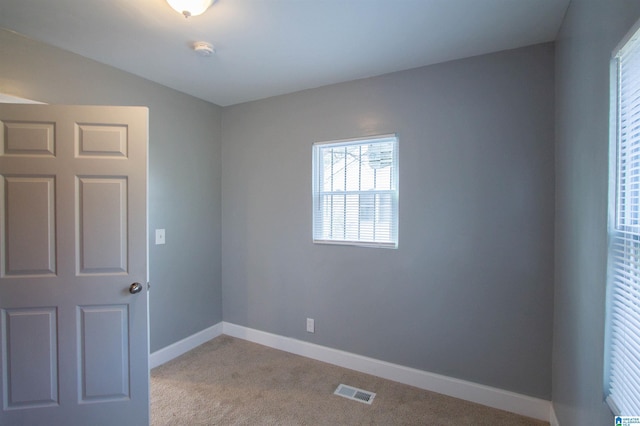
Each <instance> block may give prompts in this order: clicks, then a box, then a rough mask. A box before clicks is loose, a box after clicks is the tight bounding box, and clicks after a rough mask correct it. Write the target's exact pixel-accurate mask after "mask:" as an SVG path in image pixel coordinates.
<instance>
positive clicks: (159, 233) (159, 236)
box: [156, 229, 164, 244]
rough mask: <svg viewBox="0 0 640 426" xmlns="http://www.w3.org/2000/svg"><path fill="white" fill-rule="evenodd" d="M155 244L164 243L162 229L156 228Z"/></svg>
mask: <svg viewBox="0 0 640 426" xmlns="http://www.w3.org/2000/svg"><path fill="white" fill-rule="evenodd" d="M156 244H164V229H156Z"/></svg>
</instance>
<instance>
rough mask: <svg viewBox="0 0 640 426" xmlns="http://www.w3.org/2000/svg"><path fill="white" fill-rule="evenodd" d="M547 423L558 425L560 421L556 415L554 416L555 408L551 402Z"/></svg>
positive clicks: (553, 425)
mask: <svg viewBox="0 0 640 426" xmlns="http://www.w3.org/2000/svg"><path fill="white" fill-rule="evenodd" d="M549 423H550V424H551V426H560V422H559V421H558V417H557V416H556V410H555V409H554V408H553V404H551V413H549Z"/></svg>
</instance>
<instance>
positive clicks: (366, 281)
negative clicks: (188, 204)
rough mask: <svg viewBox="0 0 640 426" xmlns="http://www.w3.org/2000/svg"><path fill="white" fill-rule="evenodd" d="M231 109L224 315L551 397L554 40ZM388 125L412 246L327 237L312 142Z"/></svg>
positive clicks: (225, 172) (225, 150)
mask: <svg viewBox="0 0 640 426" xmlns="http://www.w3.org/2000/svg"><path fill="white" fill-rule="evenodd" d="M222 123H223V131H222V135H223V136H222V141H223V145H222V158H223V159H224V161H223V164H222V206H223V207H222V211H223V236H222V247H223V250H222V265H223V268H222V283H223V289H222V292H223V316H224V320H225V321H229V322H232V323H236V324H239V325H243V326H248V327H252V328H256V329H259V330H264V331H267V332H272V333H276V334H279V335H283V336H288V337H293V338H297V339H301V340H305V341H310V342H313V343H317V344H320V345H324V346H328V347H333V348H338V349H341V350H345V351H348V352H353V353H357V354H362V355H366V356H370V357H373V358H377V359H381V360H385V361H389V362H393V363H398V364H402V365H406V366H410V367H415V368H419V369H423V370H427V371H431V372H435V373H440V374H444V375H447V376H451V377H457V378H461V379H465V380H470V381H473V382H477V383H482V384H486V385H490V386H495V387H498V388H502V389H507V390H512V391H515V392H519V393H522V394H527V395H532V396H535V397H540V398H545V399H550V397H551V382H550V377H551V342H552V317H553V249H554V247H553V220H554V48H553V45H552V44H544V45H536V46H532V47H527V48H523V49H517V50H512V51H507V52H501V53H497V54H492V55H486V56H480V57H474V58H470V59H465V60H460V61H455V62H450V63H445V64H440V65H435V66H430V67H425V68H419V69H415V70H410V71H404V72H398V73H393V74H388V75H384V76H380V77H375V78H370V79H364V80H359V81H353V82H348V83H343V84H337V85H333V86H328V87H322V88H318V89H313V90H307V91H303V92H298V93H295V94H290V95H284V96H279V97H274V98H269V99H265V100H260V101H255V102H250V103H245V104H240V105H236V106H232V107H227V108H225V109H224V110H223V112H222ZM392 132H396V133H397V134H398V136H399V141H400V142H399V149H400V234H399V235H400V236H399V248H398V249H397V250H389V249H372V248H359V247H344V246H328V245H314V244H313V243H312V241H311V144H312V143H313V142H316V141H326V140H333V139H342V138H350V137H357V136H363V135H375V134H383V133H392ZM306 317H311V318H314V319H315V320H316V333H315V334H308V333H306V332H305V318H306Z"/></svg>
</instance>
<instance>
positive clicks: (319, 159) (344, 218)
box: [313, 136, 398, 247]
mask: <svg viewBox="0 0 640 426" xmlns="http://www.w3.org/2000/svg"><path fill="white" fill-rule="evenodd" d="M313 153H314V164H315V166H314V170H315V172H314V176H313V179H314V185H313V188H314V194H313V199H314V213H313V214H314V218H313V228H314V231H313V234H314V240H315V241H323V242H326V241H337V242H350V243H363V244H364V243H367V244H374V245H375V244H380V245H383V246H387V245H389V246H393V247H395V246H397V220H398V217H397V211H398V188H397V164H398V161H397V160H398V159H397V139H396V138H395V137H390V136H385V137H380V138H376V139H362V140H355V141H353V143H349V142H347V141H340V142H336V143H322V144H316V145H314V150H313Z"/></svg>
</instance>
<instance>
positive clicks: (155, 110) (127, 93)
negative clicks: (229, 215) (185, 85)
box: [0, 30, 222, 352]
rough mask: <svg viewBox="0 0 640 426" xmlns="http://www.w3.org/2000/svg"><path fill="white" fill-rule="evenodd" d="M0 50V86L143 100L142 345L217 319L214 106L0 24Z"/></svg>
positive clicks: (42, 93) (120, 101)
mask: <svg viewBox="0 0 640 426" xmlns="http://www.w3.org/2000/svg"><path fill="white" fill-rule="evenodd" d="M0 58H1V60H0V93H7V94H11V95H15V96H20V97H24V98H28V99H35V100H39V101H42V102H46V103H56V104H94V105H143V106H148V107H149V230H150V246H149V248H150V250H149V258H150V262H149V263H150V265H149V271H150V272H149V275H150V280H151V283H152V289H151V292H150V294H149V300H150V302H149V310H150V335H151V351H152V352H153V351H155V350H158V349H160V348H163V347H165V346H167V345H169V344H171V343H174V342H176V341H178V340H180V339H183V338H185V337H187V336H190V335H192V334H194V333H196V332H198V331H200V330H202V329H204V328H207V327H209V326H211V325H214V324H216V323H218V322H220V321H221V320H222V304H221V284H220V279H221V266H220V261H221V253H220V246H221V209H220V190H221V188H220V178H221V167H220V163H221V162H220V145H221V143H220V128H221V123H220V118H221V108H220V107H218V106H215V105H212V104H210V103H207V102H204V101H202V100H199V99H196V98H194V97H191V96H188V95H185V94H182V93H179V92H177V91H175V90H171V89H168V88H166V87H164V86H161V85H158V84H155V83H152V82H150V81H148V80H144V79H142V78H139V77H136V76H133V75H131V74H128V73H125V72H123V71H119V70H116V69H114V68H111V67H108V66H105V65H103V64H100V63H97V62H94V61H91V60H88V59H86V58H83V57H81V56H78V55H75V54H73V53H70V52H67V51H64V50H60V49H57V48H54V47H51V46H49V45H46V44H43V43H39V42H35V41H32V40H29V39H26V38H23V37H21V36H18V35H16V34H14V33H11V32H8V31H4V30H0ZM155 228H165V229H166V232H167V236H166V240H167V244H166V245H164V246H156V245H155V244H154V239H155V233H154V229H155Z"/></svg>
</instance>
